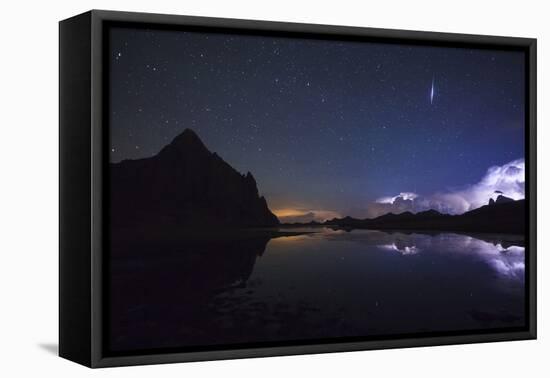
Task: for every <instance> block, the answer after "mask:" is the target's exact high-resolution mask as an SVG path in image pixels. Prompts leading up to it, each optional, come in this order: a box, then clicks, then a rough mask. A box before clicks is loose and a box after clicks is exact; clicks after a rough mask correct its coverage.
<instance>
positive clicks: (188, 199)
mask: <svg viewBox="0 0 550 378" xmlns="http://www.w3.org/2000/svg"><path fill="white" fill-rule="evenodd" d="M110 168H111V169H110V188H111V191H110V194H111V196H110V208H111V224H112V225H113V226H114V227H132V228H134V227H143V228H144V229H147V230H149V229H151V228H163V227H174V228H178V227H180V226H186V227H203V226H225V227H265V226H276V225H278V224H279V220H278V219H277V217H276V216H275V215H274V214H273V213H272V212H271V210H270V209H269V207H268V205H267V202H266V200H265V198H264V197H261V196H259V194H258V188H257V185H256V180H255V179H254V177H253V176H252V174H251V173H250V172H248V173H247V174H246V175H242V174H241V173H239V172H238V171H236V170H235V169H234V168H232V167H231V166H230V165H229V164H227V163H226V162H225V161H224V160H223V159H222V158H221V157H220V156H218V155H217V154H216V153H212V152H210V151H209V150H208V149H207V148H206V146H205V145H204V144H203V143H202V141H201V140H200V138H199V137H198V136H197V134H195V132H194V131H192V130H190V129H186V130H185V131H183V133H181V134H180V135H178V136H177V137H176V138H175V139H174V140H173V141H172V142H171V143H170V144H168V145H167V146H165V147H164V148H163V149H162V150H161V151H160V152H159V153H158V154H157V155H155V156H153V157H150V158H145V159H139V160H124V161H121V162H119V163H111V164H110Z"/></svg>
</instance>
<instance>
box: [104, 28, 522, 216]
mask: <svg viewBox="0 0 550 378" xmlns="http://www.w3.org/2000/svg"><path fill="white" fill-rule="evenodd" d="M109 44H110V49H109V55H110V68H109V70H110V71H109V72H110V84H109V85H110V93H109V101H110V103H109V112H110V114H109V123H110V160H111V162H118V161H121V160H124V159H136V158H144V157H149V156H153V155H155V154H156V153H158V152H159V151H160V149H161V148H162V147H163V146H165V145H166V144H168V143H170V141H171V140H172V139H173V138H174V137H175V136H176V135H178V134H179V133H181V132H182V131H183V130H184V129H185V128H191V129H193V130H194V131H195V132H196V133H197V134H198V135H199V136H200V138H201V139H202V140H203V142H204V143H205V145H206V146H207V147H208V148H209V149H210V150H211V151H213V152H217V153H218V154H219V155H220V156H221V157H222V158H223V159H224V160H225V161H227V162H228V163H229V164H230V165H232V166H233V167H234V168H236V169H237V170H239V171H240V172H242V173H246V172H247V171H250V172H252V173H253V175H254V176H255V178H256V181H257V182H258V187H259V190H260V192H261V194H263V195H264V196H265V197H266V198H267V201H268V203H269V206H270V208H271V209H272V210H274V212H275V213H276V214H277V215H280V216H285V215H287V216H294V215H296V216H299V215H304V214H316V215H317V217H318V218H328V217H331V216H332V215H353V216H365V215H368V214H369V212H368V209H369V204H371V203H374V202H376V201H377V199H380V198H387V197H388V196H389V197H391V196H395V195H399V193H402V192H411V193H416V194H418V195H422V196H426V195H429V194H431V193H440V192H445V191H456V190H461V189H462V188H464V187H466V186H468V185H472V184H475V183H477V182H479V181H480V180H481V179H482V178H483V177H484V175H486V173H487V170H488V169H489V168H490V167H492V166H503V165H504V164H507V163H509V162H512V161H515V160H517V159H522V158H523V157H524V155H525V151H524V144H525V143H524V129H525V127H524V126H525V125H524V118H525V97H524V92H525V80H524V73H525V65H524V63H525V62H524V54H523V53H522V52H519V51H504V50H483V49H470V48H451V47H434V46H419V45H401V44H383V43H365V42H357V41H336V40H313V39H300V38H285V37H273V36H260V35H241V34H221V33H205V32H195V31H193V32H191V31H187V32H184V31H175V30H147V29H131V28H122V27H113V28H111V30H110V37H109Z"/></svg>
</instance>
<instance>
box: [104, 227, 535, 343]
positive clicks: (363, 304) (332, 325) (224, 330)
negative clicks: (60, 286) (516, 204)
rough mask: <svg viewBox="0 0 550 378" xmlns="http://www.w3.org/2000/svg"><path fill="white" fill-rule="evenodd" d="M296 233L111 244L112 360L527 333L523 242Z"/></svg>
mask: <svg viewBox="0 0 550 378" xmlns="http://www.w3.org/2000/svg"><path fill="white" fill-rule="evenodd" d="M287 231H288V232H293V233H296V234H295V235H293V236H280V237H274V236H277V234H272V235H266V234H265V233H262V232H258V233H247V234H244V235H243V236H233V237H195V238H190V239H189V238H185V239H182V240H178V239H177V238H175V239H169V240H168V239H158V240H156V241H155V240H147V241H146V240H132V241H124V242H122V241H113V242H112V245H111V251H112V252H111V259H110V264H109V271H110V279H109V280H108V284H109V285H110V286H109V288H108V289H107V292H106V294H107V298H108V301H109V302H108V303H109V309H108V312H107V320H108V339H109V346H110V349H111V351H112V352H115V353H116V352H117V351H120V352H122V351H124V352H128V351H129V352H131V351H139V350H150V349H159V348H160V349H161V348H180V347H184V348H185V347H187V348H189V349H200V347H201V346H211V345H231V344H243V343H263V342H282V341H292V340H294V341H307V340H311V341H314V340H319V339H325V338H339V337H342V338H346V337H348V338H349V337H377V336H385V337H388V336H392V335H394V336H395V335H406V334H418V333H432V332H444V331H477V330H480V331H482V330H489V329H496V328H499V329H500V328H514V327H522V326H524V325H525V321H526V317H525V287H524V285H525V248H524V243H523V239H522V238H521V237H520V236H513V235H496V234H479V235H465V234H454V233H448V232H445V233H435V232H434V233H427V232H425V231H422V232H418V233H416V232H408V231H407V232H399V231H394V232H388V231H385V232H382V231H374V230H352V231H345V230H338V229H330V228H327V227H315V228H300V229H289V230H287ZM160 240H162V241H160Z"/></svg>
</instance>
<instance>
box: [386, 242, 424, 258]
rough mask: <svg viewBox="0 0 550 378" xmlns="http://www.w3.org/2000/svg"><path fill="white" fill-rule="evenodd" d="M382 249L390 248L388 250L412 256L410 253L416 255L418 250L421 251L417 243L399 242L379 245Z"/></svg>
mask: <svg viewBox="0 0 550 378" xmlns="http://www.w3.org/2000/svg"><path fill="white" fill-rule="evenodd" d="M379 247H380V248H382V249H385V250H388V251H397V252H399V253H400V254H402V255H403V256H410V255H416V254H417V253H418V252H420V249H419V248H418V247H417V246H415V245H411V246H409V245H402V244H401V245H400V244H398V243H391V244H382V245H380V246H379Z"/></svg>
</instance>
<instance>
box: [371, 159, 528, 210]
mask: <svg viewBox="0 0 550 378" xmlns="http://www.w3.org/2000/svg"><path fill="white" fill-rule="evenodd" d="M500 194H502V195H504V196H506V197H509V198H512V199H514V200H519V199H523V198H525V159H518V160H514V161H512V162H509V163H507V164H504V165H502V166H493V167H491V168H489V169H488V170H487V173H486V174H485V176H483V178H482V179H481V180H480V181H479V182H478V183H476V184H473V185H469V186H467V187H465V188H462V189H459V190H456V191H448V192H439V193H434V194H431V195H427V196H421V195H418V194H416V193H411V192H402V193H400V194H399V195H397V196H393V197H382V198H379V199H378V200H376V202H374V203H372V204H369V206H368V208H367V217H369V218H372V217H376V216H379V215H382V214H386V213H389V212H393V213H396V214H398V213H402V212H405V211H411V212H419V211H424V210H428V209H435V210H438V211H440V212H442V213H448V214H462V213H464V212H466V211H469V210H473V209H476V208H478V207H480V206H483V205H486V204H487V203H488V202H489V200H490V199H491V198H492V199H496V198H497V197H498V196H499V195H500Z"/></svg>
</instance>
